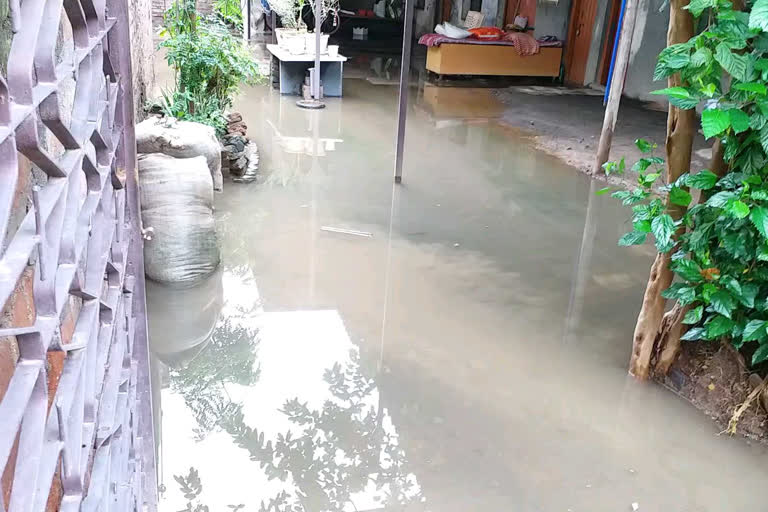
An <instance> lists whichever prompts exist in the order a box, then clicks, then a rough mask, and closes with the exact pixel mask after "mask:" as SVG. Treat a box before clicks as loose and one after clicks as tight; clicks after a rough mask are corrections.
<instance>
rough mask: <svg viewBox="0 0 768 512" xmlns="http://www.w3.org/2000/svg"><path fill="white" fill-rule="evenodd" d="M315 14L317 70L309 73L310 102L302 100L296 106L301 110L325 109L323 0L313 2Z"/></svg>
mask: <svg viewBox="0 0 768 512" xmlns="http://www.w3.org/2000/svg"><path fill="white" fill-rule="evenodd" d="M313 1H314V9H313V12H314V14H315V69H314V72H311V71H310V73H309V95H310V96H311V97H312V98H311V99H309V100H305V99H303V98H302V99H300V100H299V101H297V102H296V105H297V106H299V107H301V108H312V109H317V108H325V103H323V102H322V101H320V35H321V31H322V24H323V23H322V20H321V19H320V14H321V10H320V2H322V0H313Z"/></svg>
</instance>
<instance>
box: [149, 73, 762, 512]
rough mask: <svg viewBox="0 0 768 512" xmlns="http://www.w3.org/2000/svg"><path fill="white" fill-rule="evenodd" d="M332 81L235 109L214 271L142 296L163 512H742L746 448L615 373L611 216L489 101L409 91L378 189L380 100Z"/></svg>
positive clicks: (748, 494) (478, 92)
mask: <svg viewBox="0 0 768 512" xmlns="http://www.w3.org/2000/svg"><path fill="white" fill-rule="evenodd" d="M344 87H345V89H344V95H345V96H344V98H343V100H339V99H329V100H327V108H326V109H325V110H322V111H303V110H299V109H298V108H296V106H295V98H286V97H280V96H279V95H277V94H276V93H274V92H272V91H270V90H269V89H267V88H254V89H252V90H249V91H248V92H247V93H246V95H245V96H244V97H242V98H241V99H240V105H239V108H240V110H241V111H242V112H243V114H244V117H245V120H246V122H247V123H248V125H249V135H250V136H251V137H252V138H254V139H255V140H256V141H257V142H258V143H259V145H260V149H261V166H262V168H263V169H264V170H265V171H266V176H265V182H264V183H253V184H249V185H238V184H232V183H227V184H225V187H226V188H225V192H224V193H223V194H221V195H218V196H217V198H216V208H217V222H218V231H219V236H220V239H221V240H220V241H221V247H222V268H221V270H220V272H218V273H216V274H215V275H214V276H212V277H211V278H210V279H209V280H207V281H206V282H205V283H203V284H202V285H201V286H199V287H198V288H195V289H192V290H183V291H174V290H169V289H165V288H159V287H157V286H152V285H151V283H150V288H149V293H150V296H149V301H150V304H149V311H150V315H151V316H150V324H151V325H150V328H151V336H152V340H151V343H152V348H153V351H154V352H155V354H156V356H157V361H156V364H155V367H154V374H155V385H156V387H155V391H156V393H155V394H156V395H157V397H156V398H157V404H156V411H155V412H156V418H155V422H156V425H157V436H158V440H157V442H158V452H159V461H160V468H161V483H162V485H163V489H164V492H163V494H162V502H161V510H162V511H164V512H175V511H179V510H185V509H188V508H189V509H195V510H196V507H197V506H199V505H205V506H207V507H209V509H210V510H212V511H213V510H216V511H224V510H227V509H228V508H229V509H230V510H234V511H237V510H244V511H248V512H250V511H254V512H256V511H259V510H269V511H297V512H298V511H306V512H324V511H342V510H343V511H345V512H346V511H348V512H354V511H360V512H362V511H373V510H420V511H432V512H442V511H457V512H458V511H461V512H466V511H474V510H478V511H480V510H482V511H521V512H522V511H525V512H527V511H562V512H566V511H573V512H577V511H590V512H599V511H627V510H632V504H633V503H637V504H638V505H639V510H641V511H643V510H645V511H664V512H675V511H726V510H728V511H731V510H762V509H763V508H764V506H765V492H764V490H763V489H764V487H763V486H764V482H765V477H766V475H768V472H767V471H766V470H767V469H768V457H766V453H765V450H764V449H763V448H760V447H756V446H750V445H749V444H748V443H746V442H744V441H742V440H738V439H730V438H727V437H724V436H718V435H717V430H716V428H715V427H714V426H713V424H712V423H711V422H710V420H709V419H708V418H706V417H704V416H703V415H702V414H701V413H699V412H698V411H696V410H694V409H693V408H692V407H690V406H689V405H688V404H687V403H684V402H682V401H681V400H679V399H677V398H676V397H674V396H673V395H672V394H671V393H669V392H667V391H665V390H663V389H660V388H659V387H657V386H655V385H639V384H637V383H635V382H634V381H632V380H631V379H629V378H628V377H627V376H626V365H627V362H628V360H629V353H630V344H631V335H632V329H633V326H634V320H635V317H636V314H637V311H638V308H639V304H640V300H641V296H642V291H643V289H644V283H645V279H646V278H647V272H648V267H649V264H650V261H651V257H652V256H651V254H650V250H649V249H647V248H634V249H621V248H618V247H617V246H616V240H617V238H618V237H619V236H620V235H621V234H622V233H624V232H625V231H626V230H627V220H626V219H627V214H626V212H625V211H623V210H622V209H621V207H619V206H618V205H616V204H614V201H613V200H611V199H610V198H604V197H595V196H594V195H591V194H590V183H589V181H588V179H587V178H585V177H584V176H582V175H580V174H579V173H577V172H576V171H575V170H573V169H570V168H568V167H566V166H565V165H563V164H562V163H560V162H559V161H557V160H555V159H553V158H550V157H548V156H546V155H543V154H541V153H538V152H536V151H534V150H533V149H532V148H531V146H530V144H529V143H528V142H527V141H526V140H525V139H524V138H522V137H521V136H520V134H518V133H516V132H514V131H512V130H511V129H508V128H505V127H504V126H503V125H502V124H501V123H500V122H499V119H500V118H501V117H502V116H503V113H504V112H503V107H502V105H500V104H499V103H498V102H497V101H496V100H495V97H494V95H493V93H492V91H491V90H489V89H456V88H440V89H437V88H434V87H430V86H428V85H427V86H420V87H419V88H418V93H417V89H413V93H414V94H417V97H416V98H415V99H414V102H413V105H412V108H411V110H410V117H409V118H408V127H407V142H406V155H405V168H404V178H403V185H401V186H394V185H393V183H392V172H393V161H394V129H395V118H394V116H395V112H396V103H397V98H396V88H395V87H391V86H387V85H378V86H377V85H373V84H372V83H371V82H370V81H368V80H365V79H364V77H362V76H361V77H360V78H358V79H349V80H346V81H345V84H344ZM564 122H565V120H564ZM568 122H578V121H574V120H570V121H568ZM593 189H594V187H593ZM329 228H331V229H330V230H329ZM334 229H346V230H354V231H356V232H359V233H356V234H348V233H339V232H334V231H333V230H334Z"/></svg>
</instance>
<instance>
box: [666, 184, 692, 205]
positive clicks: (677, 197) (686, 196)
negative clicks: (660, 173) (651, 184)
mask: <svg viewBox="0 0 768 512" xmlns="http://www.w3.org/2000/svg"><path fill="white" fill-rule="evenodd" d="M691 199H692V198H691V194H690V192H688V191H687V190H685V189H682V188H680V187H674V186H673V187H672V188H671V189H669V202H670V203H672V204H676V205H678V206H688V205H689V204H691Z"/></svg>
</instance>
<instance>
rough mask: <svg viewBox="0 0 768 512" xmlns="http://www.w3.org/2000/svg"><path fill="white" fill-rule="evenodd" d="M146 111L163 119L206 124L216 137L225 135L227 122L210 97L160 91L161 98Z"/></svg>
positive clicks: (216, 102)
mask: <svg viewBox="0 0 768 512" xmlns="http://www.w3.org/2000/svg"><path fill="white" fill-rule="evenodd" d="M189 105H194V111H193V112H190V111H189V110H190V109H189ZM147 110H149V111H156V112H158V111H159V112H160V113H162V115H164V116H165V117H174V118H176V119H180V120H183V121H192V122H195V123H202V124H207V125H208V126H212V127H213V128H214V129H215V130H216V135H218V136H223V135H225V134H226V130H227V120H226V118H225V117H224V112H223V111H222V109H221V106H220V104H219V102H218V101H217V100H216V99H215V98H212V97H210V96H200V95H198V96H195V95H193V94H192V93H191V92H190V91H189V90H185V91H180V90H178V89H176V90H174V91H171V92H168V91H162V96H161V98H160V99H159V100H157V101H155V102H152V103H150V104H149V105H148V106H147Z"/></svg>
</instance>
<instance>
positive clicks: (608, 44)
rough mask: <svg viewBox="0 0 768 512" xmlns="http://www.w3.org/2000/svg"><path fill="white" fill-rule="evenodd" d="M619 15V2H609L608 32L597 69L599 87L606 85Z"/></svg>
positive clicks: (619, 0) (616, 0)
mask: <svg viewBox="0 0 768 512" xmlns="http://www.w3.org/2000/svg"><path fill="white" fill-rule="evenodd" d="M620 15H621V0H613V2H611V11H610V13H609V16H608V30H607V31H606V32H605V40H604V41H603V47H602V48H601V50H600V66H599V67H598V73H597V75H598V78H599V80H600V85H607V84H608V73H609V72H610V69H611V57H612V56H613V45H614V43H615V41H616V36H617V35H618V34H617V33H616V29H617V28H618V27H619V16H620Z"/></svg>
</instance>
